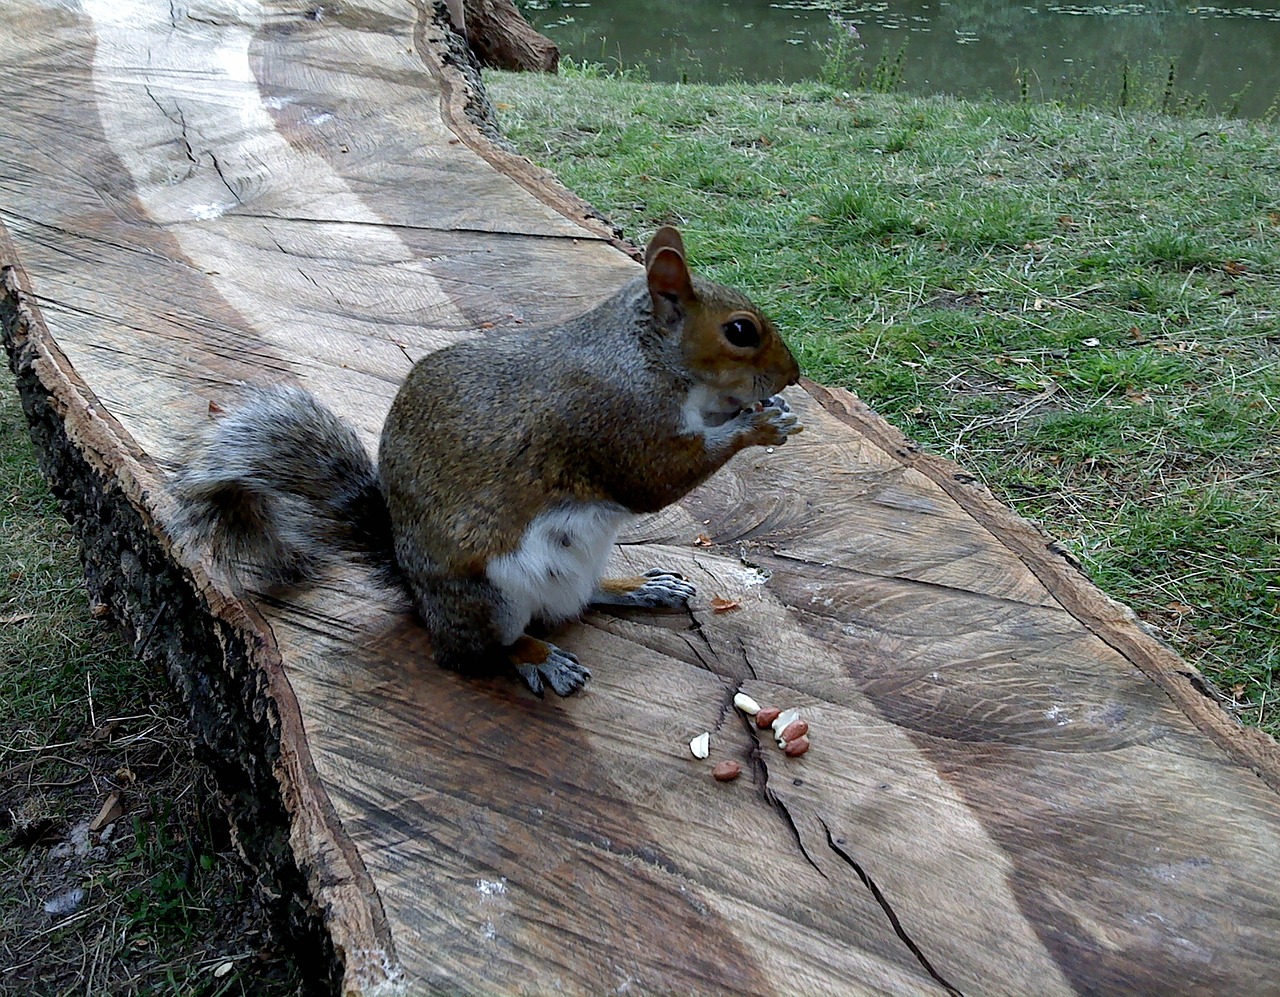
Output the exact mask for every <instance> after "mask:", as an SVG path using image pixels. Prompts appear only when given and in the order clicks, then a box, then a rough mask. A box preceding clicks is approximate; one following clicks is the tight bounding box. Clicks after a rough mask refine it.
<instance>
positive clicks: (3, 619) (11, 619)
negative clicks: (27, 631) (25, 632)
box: [0, 613, 36, 623]
mask: <svg viewBox="0 0 1280 997" xmlns="http://www.w3.org/2000/svg"><path fill="white" fill-rule="evenodd" d="M35 615H36V614H35V613H10V614H9V615H8V616H0V623H21V622H22V621H23V620H29V619H31V617H33V616H35Z"/></svg>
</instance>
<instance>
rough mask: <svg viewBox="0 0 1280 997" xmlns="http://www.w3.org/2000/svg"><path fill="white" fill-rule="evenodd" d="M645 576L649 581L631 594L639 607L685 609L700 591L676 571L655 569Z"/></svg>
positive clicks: (647, 572)
mask: <svg viewBox="0 0 1280 997" xmlns="http://www.w3.org/2000/svg"><path fill="white" fill-rule="evenodd" d="M644 576H645V578H647V579H648V581H647V582H645V583H644V584H643V585H641V586H640V587H639V588H638V589H636V590H635V591H634V592H632V593H631V594H632V596H633V597H634V598H635V600H636V601H635V604H636V605H637V606H648V607H659V606H669V607H673V608H685V607H687V606H688V605H689V600H690V599H692V598H693V596H694V594H695V593H696V592H697V591H698V590H697V589H696V588H695V587H694V585H693V583H692V582H689V581H686V580H685V578H684V576H683V575H680V574H677V573H676V572H674V571H663V570H662V569H661V568H654V569H652V570H650V571H646V572H645V573H644Z"/></svg>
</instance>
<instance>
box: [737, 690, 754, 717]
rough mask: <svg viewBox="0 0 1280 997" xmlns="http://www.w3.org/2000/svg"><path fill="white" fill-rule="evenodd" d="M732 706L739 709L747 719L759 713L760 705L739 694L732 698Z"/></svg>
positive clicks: (741, 693)
mask: <svg viewBox="0 0 1280 997" xmlns="http://www.w3.org/2000/svg"><path fill="white" fill-rule="evenodd" d="M733 705H734V706H736V707H737V708H738V709H740V710H741V711H742V712H743V713H745V714H746V715H747V716H749V717H754V716H755V715H756V714H757V713H759V712H760V704H759V703H757V702H756V701H755V700H754V699H752V698H751V697H750V696H748V695H747V694H746V693H745V692H740V693H738V694H737V695H736V696H734V697H733Z"/></svg>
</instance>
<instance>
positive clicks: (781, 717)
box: [773, 707, 800, 737]
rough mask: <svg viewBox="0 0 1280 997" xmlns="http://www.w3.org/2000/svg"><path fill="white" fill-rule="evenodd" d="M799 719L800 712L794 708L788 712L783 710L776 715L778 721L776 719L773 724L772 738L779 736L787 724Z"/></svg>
mask: <svg viewBox="0 0 1280 997" xmlns="http://www.w3.org/2000/svg"><path fill="white" fill-rule="evenodd" d="M799 719H800V711H799V710H797V709H795V708H794V707H793V708H792V709H790V710H783V711H782V712H781V713H779V714H778V719H776V720H775V721H774V722H773V735H774V737H779V736H781V734H782V732H783V731H784V730H786V729H787V724H789V723H791V721H793V720H799Z"/></svg>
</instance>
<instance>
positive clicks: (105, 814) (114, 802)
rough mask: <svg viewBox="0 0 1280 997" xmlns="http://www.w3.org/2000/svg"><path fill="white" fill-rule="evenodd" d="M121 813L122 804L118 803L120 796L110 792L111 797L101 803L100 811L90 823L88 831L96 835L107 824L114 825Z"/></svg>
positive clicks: (122, 811)
mask: <svg viewBox="0 0 1280 997" xmlns="http://www.w3.org/2000/svg"><path fill="white" fill-rule="evenodd" d="M123 813H124V804H123V803H121V802H120V794H119V793H118V792H112V793H111V795H110V796H108V797H107V798H106V800H105V801H103V804H102V809H101V810H99V811H98V816H97V817H95V818H93V820H92V821H90V823H89V830H90V831H92V832H94V833H95V834H96V833H97V832H98V831H101V830H102V829H103V828H104V827H106V826H107V825H108V824H114V823H115V822H116V821H117V820H119V819H120V815H121V814H123Z"/></svg>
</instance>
